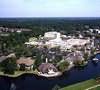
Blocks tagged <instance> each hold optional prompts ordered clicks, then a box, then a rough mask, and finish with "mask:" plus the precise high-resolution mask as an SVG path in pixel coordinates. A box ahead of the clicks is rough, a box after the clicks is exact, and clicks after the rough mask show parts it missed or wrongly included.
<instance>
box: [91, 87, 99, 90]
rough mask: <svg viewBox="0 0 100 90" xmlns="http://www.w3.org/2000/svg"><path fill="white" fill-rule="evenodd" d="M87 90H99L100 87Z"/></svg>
mask: <svg viewBox="0 0 100 90" xmlns="http://www.w3.org/2000/svg"><path fill="white" fill-rule="evenodd" d="M89 90H100V86H98V87H96V88H92V89H89Z"/></svg>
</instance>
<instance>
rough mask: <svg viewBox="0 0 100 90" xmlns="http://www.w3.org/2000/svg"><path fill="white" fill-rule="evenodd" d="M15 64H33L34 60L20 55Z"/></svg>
mask: <svg viewBox="0 0 100 90" xmlns="http://www.w3.org/2000/svg"><path fill="white" fill-rule="evenodd" d="M16 63H17V64H25V65H27V66H30V65H33V63H34V60H32V59H31V57H28V58H25V57H21V58H19V59H18V60H17V61H16Z"/></svg>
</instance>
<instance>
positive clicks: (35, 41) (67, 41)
mask: <svg viewBox="0 0 100 90" xmlns="http://www.w3.org/2000/svg"><path fill="white" fill-rule="evenodd" d="M22 30H23V31H24V30H29V29H22ZM19 31H20V30H17V31H15V32H14V33H13V32H12V33H11V34H10V33H9V35H8V36H5V35H4V33H3V34H1V35H3V36H1V37H4V38H3V40H2V44H1V47H2V53H3V55H2V53H1V55H0V75H1V76H8V77H17V76H20V75H22V74H26V73H29V74H35V75H38V76H43V77H57V76H61V75H62V74H63V72H65V71H69V70H70V69H71V68H73V67H77V68H80V67H84V66H86V65H87V64H88V61H89V60H90V57H91V56H93V55H95V54H97V53H100V51H99V48H100V46H98V44H97V45H95V38H96V37H97V36H95V34H93V36H92V37H91V36H90V35H88V34H86V32H87V33H92V32H91V29H89V30H88V31H82V32H78V33H77V34H67V35H65V34H63V33H60V32H57V31H49V32H45V33H44V35H38V36H36V37H34V35H32V34H33V33H32V34H30V36H27V34H26V33H24V34H23V31H20V32H19ZM28 32H31V30H29V31H28ZM84 33H85V34H84ZM25 35H26V38H25ZM98 35H99V34H98ZM5 37H8V39H7V38H5ZM20 38H23V41H22V42H20ZM6 39H7V40H8V42H5V41H6ZM11 41H12V44H11ZM7 51H9V53H7ZM93 60H94V59H93Z"/></svg>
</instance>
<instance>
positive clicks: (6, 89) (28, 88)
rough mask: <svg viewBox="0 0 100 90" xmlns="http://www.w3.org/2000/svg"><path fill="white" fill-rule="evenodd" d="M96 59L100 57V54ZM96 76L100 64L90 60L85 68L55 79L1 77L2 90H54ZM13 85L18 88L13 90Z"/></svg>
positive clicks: (29, 76)
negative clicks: (53, 89) (55, 87)
mask: <svg viewBox="0 0 100 90" xmlns="http://www.w3.org/2000/svg"><path fill="white" fill-rule="evenodd" d="M96 57H100V54H98V55H97V56H96ZM96 76H100V62H98V64H93V63H92V62H91V60H90V61H89V63H88V65H87V66H85V67H84V68H81V69H77V68H72V69H71V70H70V71H68V72H65V73H64V74H63V75H62V76H60V77H55V78H44V77H38V76H36V75H31V74H30V75H29V74H25V75H22V76H20V77H17V78H8V77H0V90H52V88H54V86H57V87H60V88H62V87H64V86H67V85H70V84H74V83H77V82H80V81H84V80H88V79H91V78H94V77H96ZM12 83H13V84H14V85H15V87H16V88H14V89H11V86H12Z"/></svg>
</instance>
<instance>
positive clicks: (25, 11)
mask: <svg viewBox="0 0 100 90" xmlns="http://www.w3.org/2000/svg"><path fill="white" fill-rule="evenodd" d="M0 17H100V0H0Z"/></svg>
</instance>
